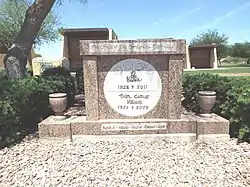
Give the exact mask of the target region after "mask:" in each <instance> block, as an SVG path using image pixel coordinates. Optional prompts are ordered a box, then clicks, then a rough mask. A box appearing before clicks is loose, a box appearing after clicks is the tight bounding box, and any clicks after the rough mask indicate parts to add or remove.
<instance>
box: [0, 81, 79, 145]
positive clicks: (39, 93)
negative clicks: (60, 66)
mask: <svg viewBox="0 0 250 187" xmlns="http://www.w3.org/2000/svg"><path fill="white" fill-rule="evenodd" d="M71 78H72V77H70V76H69V77H67V76H66V77H63V76H44V77H29V78H26V79H23V80H20V81H8V80H6V81H3V82H0V84H1V85H0V86H1V87H0V93H1V94H0V130H1V133H0V148H1V147H4V146H6V145H9V144H12V143H13V142H15V141H17V140H19V139H20V138H22V137H23V135H24V133H25V132H27V131H28V130H35V129H36V128H37V124H38V122H40V121H41V120H42V119H44V118H46V117H47V116H48V115H50V114H52V110H51V108H50V105H49V100H48V95H49V94H50V93H53V92H67V93H68V95H69V101H70V102H72V101H73V98H74V97H73V96H74V91H75V89H74V84H73V85H72V83H71V81H72V79H71Z"/></svg>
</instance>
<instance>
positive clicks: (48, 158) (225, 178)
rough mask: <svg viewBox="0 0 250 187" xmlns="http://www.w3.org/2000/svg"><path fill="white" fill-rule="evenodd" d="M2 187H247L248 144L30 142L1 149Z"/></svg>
mask: <svg viewBox="0 0 250 187" xmlns="http://www.w3.org/2000/svg"><path fill="white" fill-rule="evenodd" d="M0 186H1V187H5V186H18V187H21V186H25V187H27V186H35V187H39V186H66V187H70V186H79V187H80V186H94V187H96V186H181V187H183V186H202V187H205V186H212V187H215V186H216V187H217V186H218V187H224V186H250V145H249V144H246V143H243V144H240V145H236V140H230V141H224V142H211V143H202V142H193V143H190V142H171V141H166V140H160V139H146V140H145V139H132V140H130V141H121V140H115V141H96V142H94V141H86V140H83V139H77V140H75V141H73V142H70V141H68V140H64V141H62V140H61V141H59V140H39V139H32V140H29V141H25V142H22V143H20V144H18V145H16V146H14V147H12V148H5V149H3V150H0Z"/></svg>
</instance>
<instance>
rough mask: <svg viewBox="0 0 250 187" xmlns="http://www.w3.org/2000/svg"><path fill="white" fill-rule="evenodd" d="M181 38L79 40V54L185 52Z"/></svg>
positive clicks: (184, 43) (184, 45)
mask: <svg viewBox="0 0 250 187" xmlns="http://www.w3.org/2000/svg"><path fill="white" fill-rule="evenodd" d="M185 53H186V40H183V39H140V40H80V55H84V56H88V55H94V56H98V55H99V56H101V55H121V54H123V55H142V54H148V55H153V54H185Z"/></svg>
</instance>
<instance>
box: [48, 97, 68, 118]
mask: <svg viewBox="0 0 250 187" xmlns="http://www.w3.org/2000/svg"><path fill="white" fill-rule="evenodd" d="M49 103H50V106H51V108H52V110H53V111H54V112H55V116H56V118H57V119H64V118H65V116H64V115H63V112H64V111H65V109H66V107H67V94H66V93H53V94H49Z"/></svg>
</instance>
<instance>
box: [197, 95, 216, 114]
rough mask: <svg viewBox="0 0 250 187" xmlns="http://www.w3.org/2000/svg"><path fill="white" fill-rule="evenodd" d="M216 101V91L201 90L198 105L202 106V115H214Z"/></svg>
mask: <svg viewBox="0 0 250 187" xmlns="http://www.w3.org/2000/svg"><path fill="white" fill-rule="evenodd" d="M215 101H216V92H214V91H199V92H198V105H199V108H200V114H199V115H200V116H201V117H212V114H211V110H212V108H213V107H214V104H215Z"/></svg>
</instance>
